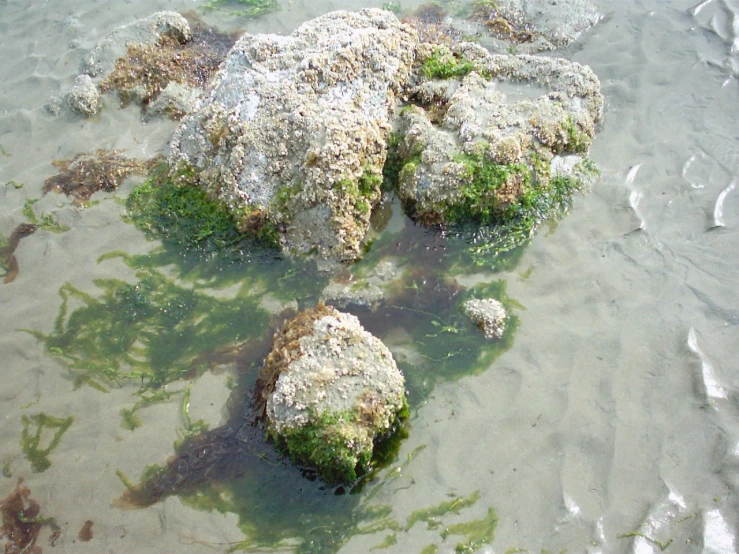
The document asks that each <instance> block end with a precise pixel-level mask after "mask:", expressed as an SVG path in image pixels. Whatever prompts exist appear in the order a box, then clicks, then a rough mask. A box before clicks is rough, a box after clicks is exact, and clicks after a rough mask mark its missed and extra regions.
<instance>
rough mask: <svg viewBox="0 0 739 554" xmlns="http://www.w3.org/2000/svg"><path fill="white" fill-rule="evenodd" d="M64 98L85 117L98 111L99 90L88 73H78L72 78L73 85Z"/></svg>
mask: <svg viewBox="0 0 739 554" xmlns="http://www.w3.org/2000/svg"><path fill="white" fill-rule="evenodd" d="M65 98H66V100H67V104H68V105H69V107H70V108H72V110H74V111H75V112H77V113H79V114H82V115H83V116H85V117H90V116H91V115H95V114H96V113H97V111H98V101H99V100H100V92H98V89H97V87H96V86H95V83H93V82H92V79H91V78H90V76H89V75H80V76H79V77H77V78H76V79H75V80H74V86H73V87H72V88H71V89H70V90H69V92H68V93H67V95H66V97H65Z"/></svg>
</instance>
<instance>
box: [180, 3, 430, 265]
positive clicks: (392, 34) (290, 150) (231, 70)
mask: <svg viewBox="0 0 739 554" xmlns="http://www.w3.org/2000/svg"><path fill="white" fill-rule="evenodd" d="M416 46H417V38H416V34H415V32H414V31H413V30H412V29H410V28H409V27H407V26H404V25H401V24H400V23H399V22H398V20H397V18H396V17H395V16H394V15H393V14H391V13H389V12H386V11H383V10H377V9H365V10H362V11H360V12H356V13H352V12H345V11H339V12H333V13H329V14H327V15H324V16H322V17H319V18H317V19H314V20H312V21H309V22H307V23H305V24H304V25H302V26H301V27H299V28H298V29H297V30H296V31H295V32H293V34H292V35H290V36H276V35H258V36H253V35H248V34H247V35H245V36H243V37H242V38H241V39H240V40H239V41H238V42H237V43H236V45H235V46H234V48H233V49H232V50H231V52H230V54H229V56H228V58H227V59H226V61H225V62H224V63H223V64H222V66H221V69H220V70H219V72H218V74H217V75H216V77H215V78H214V79H213V81H212V82H211V84H210V86H209V87H208V88H207V89H206V93H205V95H204V100H203V101H202V102H201V104H200V107H199V109H197V111H196V112H195V113H193V114H192V115H191V116H189V117H186V118H185V119H184V120H183V122H182V124H181V126H180V128H179V130H178V131H177V133H176V134H175V136H174V139H173V141H172V149H171V154H170V163H171V164H172V165H173V166H175V167H177V166H179V165H180V164H183V163H184V164H191V165H193V166H195V168H196V169H197V170H198V172H199V177H200V180H201V182H202V184H203V185H204V186H205V187H207V188H208V189H209V190H210V191H212V192H213V193H214V194H215V195H217V196H218V197H219V198H221V199H222V200H223V201H225V202H226V203H227V205H228V206H229V207H230V208H231V210H232V211H233V212H234V213H235V214H236V215H237V218H238V219H239V220H240V223H241V225H242V226H243V227H244V228H250V227H254V226H255V225H257V226H258V225H261V224H262V223H264V222H265V221H269V222H270V223H271V224H273V225H276V226H279V227H280V228H281V229H284V230H285V232H284V233H283V234H282V235H281V237H282V245H283V247H284V248H285V249H286V250H288V251H292V252H296V253H307V252H317V253H318V254H319V255H321V256H323V257H326V258H333V259H354V258H357V257H358V256H359V255H360V253H361V240H362V238H363V237H364V234H365V232H366V230H367V227H368V224H369V216H370V211H371V208H372V206H373V205H374V204H376V203H377V201H378V200H379V197H380V190H379V187H380V183H381V177H380V176H381V173H382V166H383V164H384V162H385V157H386V142H387V136H388V133H389V130H390V123H389V119H390V114H391V111H392V108H393V105H394V100H395V96H396V94H397V93H398V92H399V90H400V89H401V87H402V86H403V85H404V84H405V82H406V81H407V79H408V75H409V71H410V68H411V64H412V62H413V59H414V54H415V50H416Z"/></svg>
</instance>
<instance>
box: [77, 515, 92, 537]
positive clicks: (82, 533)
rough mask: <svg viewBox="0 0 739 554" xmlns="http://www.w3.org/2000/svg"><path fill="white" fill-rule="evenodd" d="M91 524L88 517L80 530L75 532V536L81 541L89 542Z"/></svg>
mask: <svg viewBox="0 0 739 554" xmlns="http://www.w3.org/2000/svg"><path fill="white" fill-rule="evenodd" d="M92 525H93V522H92V521H91V520H89V519H88V520H87V521H86V522H85V524H84V525H83V526H82V529H80V532H79V533H77V538H78V539H79V540H81V541H82V542H90V541H91V540H92Z"/></svg>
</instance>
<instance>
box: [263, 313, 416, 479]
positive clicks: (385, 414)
mask: <svg viewBox="0 0 739 554" xmlns="http://www.w3.org/2000/svg"><path fill="white" fill-rule="evenodd" d="M258 388H259V390H260V392H259V393H258V402H262V403H263V405H264V408H263V409H264V413H265V414H264V415H265V420H266V424H267V432H268V435H269V436H270V437H271V438H272V439H273V440H274V441H275V442H276V443H277V444H278V445H279V446H280V447H281V448H282V449H284V450H285V451H286V452H287V453H288V454H289V455H290V457H291V458H292V459H293V460H294V461H295V462H297V463H300V464H305V465H308V466H311V467H314V468H315V469H316V471H317V472H318V474H319V475H320V476H321V477H322V478H323V479H325V480H326V481H328V482H330V483H336V482H351V481H354V480H355V479H356V478H357V477H358V476H360V475H362V474H363V473H365V472H366V471H367V470H368V469H369V466H370V461H371V459H372V453H373V447H374V444H375V441H377V440H378V439H379V438H381V437H383V436H386V435H388V434H389V433H391V432H392V431H393V429H394V427H395V426H396V424H397V422H398V418H399V417H401V415H402V414H403V412H404V411H405V409H406V400H405V390H404V379H403V375H402V373H401V372H400V370H399V369H398V368H397V366H396V364H395V361H394V360H393V358H392V355H391V354H390V351H389V350H388V349H387V347H385V345H384V344H382V342H381V341H380V340H379V339H377V338H376V337H374V336H373V335H371V334H370V333H368V332H367V331H365V330H364V329H363V328H362V326H361V325H360V323H359V320H358V319H357V318H356V317H354V316H352V315H349V314H345V313H342V312H339V311H337V310H335V309H333V308H330V307H326V306H324V305H323V304H322V303H319V305H318V306H317V307H316V308H314V309H309V310H305V311H303V312H301V313H299V314H298V315H297V316H296V317H294V318H293V319H291V320H290V321H288V322H287V323H286V324H285V325H284V327H283V328H282V329H281V330H280V331H278V332H277V333H276V334H275V337H274V340H273V344H272V349H271V351H270V354H269V355H268V356H267V358H266V359H265V362H264V366H263V368H262V373H261V376H260V379H259V383H258Z"/></svg>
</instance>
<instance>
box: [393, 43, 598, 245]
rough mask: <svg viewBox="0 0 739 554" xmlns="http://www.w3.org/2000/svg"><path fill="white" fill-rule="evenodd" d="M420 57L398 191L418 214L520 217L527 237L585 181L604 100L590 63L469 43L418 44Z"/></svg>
mask: <svg viewBox="0 0 739 554" xmlns="http://www.w3.org/2000/svg"><path fill="white" fill-rule="evenodd" d="M419 62H420V71H419V75H418V76H419V82H418V84H417V85H416V86H415V87H414V88H413V90H412V91H411V99H412V101H413V103H414V105H413V106H410V107H409V108H407V109H406V110H404V112H403V113H402V115H401V132H402V136H403V139H402V140H401V141H400V144H399V149H398V156H399V158H400V159H401V160H402V163H401V164H400V166H401V167H402V169H401V170H400V172H399V176H398V188H399V196H400V198H401V200H402V201H403V202H404V203H405V205H406V208H407V209H408V210H409V211H410V212H411V213H412V214H413V215H414V216H415V217H416V218H417V219H418V220H420V221H421V222H423V223H426V224H454V223H474V224H477V225H499V224H503V225H506V224H508V223H509V222H510V221H512V220H514V219H516V218H518V219H519V220H521V221H520V223H521V224H520V225H519V226H518V227H517V231H525V232H523V234H524V235H525V234H526V233H528V232H529V231H530V230H531V229H532V228H533V227H535V224H536V223H537V220H539V219H542V218H545V217H547V213H546V212H547V211H548V210H549V209H550V208H551V209H554V207H556V206H558V205H559V204H561V203H562V201H564V200H566V198H567V197H568V195H571V193H572V190H573V189H576V188H578V187H579V186H580V185H581V184H582V181H583V178H584V176H585V174H586V173H587V171H586V170H585V169H583V168H582V167H581V165H580V162H582V161H583V156H584V155H585V154H586V153H587V151H588V148H589V146H590V142H591V139H592V137H593V135H594V133H595V124H596V122H597V121H598V120H599V118H600V116H601V111H602V106H603V97H602V95H601V93H600V84H599V82H598V79H597V77H596V76H595V74H594V73H593V72H592V70H590V68H588V67H586V66H582V65H580V64H577V63H574V62H570V61H567V60H564V59H559V58H545V57H537V56H528V55H521V56H509V55H497V54H490V53H488V52H487V51H486V50H485V49H484V48H482V47H480V46H477V45H475V44H471V43H462V44H460V45H457V46H454V47H452V49H449V48H448V47H445V46H438V45H437V46H432V45H423V46H422V47H421V48H419ZM526 226H528V231H526Z"/></svg>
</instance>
